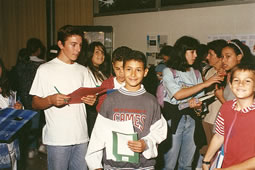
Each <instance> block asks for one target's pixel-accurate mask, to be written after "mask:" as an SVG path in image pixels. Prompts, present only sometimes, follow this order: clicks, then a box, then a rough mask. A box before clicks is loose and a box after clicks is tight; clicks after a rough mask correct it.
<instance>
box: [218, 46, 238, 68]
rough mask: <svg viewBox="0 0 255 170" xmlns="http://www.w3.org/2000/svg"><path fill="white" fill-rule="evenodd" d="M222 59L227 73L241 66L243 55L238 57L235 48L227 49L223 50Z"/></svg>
mask: <svg viewBox="0 0 255 170" xmlns="http://www.w3.org/2000/svg"><path fill="white" fill-rule="evenodd" d="M222 57H223V58H222V62H223V68H224V69H225V70H226V71H229V70H231V69H232V68H233V67H235V66H236V65H237V64H239V63H240V61H241V59H242V55H236V53H235V51H234V50H233V48H230V47H225V48H223V49H222Z"/></svg>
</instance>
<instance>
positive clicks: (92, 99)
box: [81, 95, 97, 106]
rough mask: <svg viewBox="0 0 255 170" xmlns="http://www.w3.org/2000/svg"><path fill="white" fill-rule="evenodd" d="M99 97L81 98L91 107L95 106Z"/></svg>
mask: <svg viewBox="0 0 255 170" xmlns="http://www.w3.org/2000/svg"><path fill="white" fill-rule="evenodd" d="M96 99H97V96H96V95H88V96H84V97H82V98H81V100H82V102H83V103H86V104H88V105H90V106H93V105H94V103H95V102H96Z"/></svg>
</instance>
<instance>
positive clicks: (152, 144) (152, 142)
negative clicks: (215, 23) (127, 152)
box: [142, 116, 167, 159]
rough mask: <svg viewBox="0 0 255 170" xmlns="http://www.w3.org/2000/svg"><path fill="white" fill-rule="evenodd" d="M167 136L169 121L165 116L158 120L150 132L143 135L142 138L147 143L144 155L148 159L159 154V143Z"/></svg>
mask: <svg viewBox="0 0 255 170" xmlns="http://www.w3.org/2000/svg"><path fill="white" fill-rule="evenodd" d="M166 136H167V122H166V120H165V119H164V117H163V116H161V119H159V120H158V121H156V122H155V123H154V124H153V125H151V127H150V133H149V134H148V135H147V136H145V137H143V138H142V139H143V140H144V141H145V143H146V145H147V149H146V150H145V151H143V156H144V157H145V158H146V159H151V158H155V157H157V156H158V148H157V145H158V144H160V143H161V142H162V141H164V140H165V139H166Z"/></svg>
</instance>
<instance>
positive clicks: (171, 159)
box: [164, 115, 196, 170]
mask: <svg viewBox="0 0 255 170" xmlns="http://www.w3.org/2000/svg"><path fill="white" fill-rule="evenodd" d="M168 124H169V126H170V127H171V120H169V121H168ZM194 131H195V120H194V119H192V118H191V117H190V116H189V115H183V116H182V118H181V120H180V122H179V124H178V127H177V130H176V133H175V134H172V139H171V140H172V147H171V148H170V150H169V151H168V152H167V153H165V155H164V160H165V166H164V170H174V168H175V166H176V163H177V159H178V170H191V169H192V167H191V165H192V161H193V156H194V153H195V150H196V146H195V143H194V139H193V136H194Z"/></svg>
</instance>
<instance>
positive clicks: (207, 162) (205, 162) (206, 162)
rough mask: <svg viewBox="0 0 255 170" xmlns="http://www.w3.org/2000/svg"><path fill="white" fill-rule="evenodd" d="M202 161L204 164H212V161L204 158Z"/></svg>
mask: <svg viewBox="0 0 255 170" xmlns="http://www.w3.org/2000/svg"><path fill="white" fill-rule="evenodd" d="M202 163H203V164H206V165H210V164H211V162H210V161H204V160H202Z"/></svg>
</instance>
